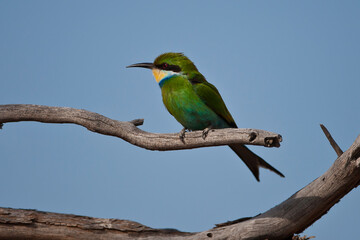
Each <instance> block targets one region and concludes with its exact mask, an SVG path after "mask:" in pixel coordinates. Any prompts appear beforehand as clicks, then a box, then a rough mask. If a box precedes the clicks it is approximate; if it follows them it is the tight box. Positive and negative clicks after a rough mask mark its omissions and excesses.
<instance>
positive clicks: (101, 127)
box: [0, 104, 282, 151]
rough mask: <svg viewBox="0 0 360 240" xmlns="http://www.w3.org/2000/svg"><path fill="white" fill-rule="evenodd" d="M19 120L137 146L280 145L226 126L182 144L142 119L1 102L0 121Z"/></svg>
mask: <svg viewBox="0 0 360 240" xmlns="http://www.w3.org/2000/svg"><path fill="white" fill-rule="evenodd" d="M20 121H37V122H43V123H73V124H77V125H81V126H83V127H85V128H87V129H88V130H90V131H93V132H96V133H100V134H104V135H110V136H114V137H119V138H122V139H123V140H125V141H127V142H129V143H131V144H134V145H136V146H138V147H142V148H146V149H149V150H159V151H167V150H178V149H191V148H199V147H211V146H220V145H228V144H232V143H242V144H249V145H260V146H266V147H279V146H280V142H281V141H282V138H281V135H279V134H277V133H271V132H268V131H264V130H257V129H240V128H227V129H218V130H212V132H211V133H209V134H208V136H207V138H206V139H205V140H204V139H203V138H202V137H201V136H202V131H194V132H187V133H186V135H185V143H184V142H182V141H181V140H180V138H179V135H178V134H177V133H176V134H159V133H150V132H146V131H143V130H141V129H139V128H137V127H136V126H138V125H141V124H142V123H143V120H142V119H136V120H133V121H130V122H121V121H117V120H113V119H110V118H107V117H104V116H102V115H100V114H97V113H94V112H89V111H86V110H81V109H74V108H67V107H48V106H40V105H28V104H10V105H0V124H1V123H8V122H20Z"/></svg>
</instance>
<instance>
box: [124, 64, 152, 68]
mask: <svg viewBox="0 0 360 240" xmlns="http://www.w3.org/2000/svg"><path fill="white" fill-rule="evenodd" d="M132 67H141V68H149V69H153V68H154V64H153V63H135V64H132V65H129V66H127V67H126V68H132Z"/></svg>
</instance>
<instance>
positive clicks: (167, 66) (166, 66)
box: [156, 63, 181, 72]
mask: <svg viewBox="0 0 360 240" xmlns="http://www.w3.org/2000/svg"><path fill="white" fill-rule="evenodd" d="M156 67H157V68H159V69H162V70H168V71H173V72H181V68H180V67H179V66H177V65H170V64H167V63H163V64H159V65H156Z"/></svg>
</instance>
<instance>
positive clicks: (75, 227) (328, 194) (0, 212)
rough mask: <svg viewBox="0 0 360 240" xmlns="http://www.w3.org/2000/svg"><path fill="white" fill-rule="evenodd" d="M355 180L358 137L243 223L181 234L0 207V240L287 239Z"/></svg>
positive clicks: (359, 164)
mask: <svg viewBox="0 0 360 240" xmlns="http://www.w3.org/2000/svg"><path fill="white" fill-rule="evenodd" d="M359 181H360V136H358V137H357V139H356V140H355V142H354V143H353V145H352V146H351V147H350V148H349V149H348V150H347V151H346V152H345V153H344V154H342V155H341V156H340V157H338V159H336V161H335V162H334V164H333V165H332V166H331V167H330V169H329V170H328V171H326V172H325V173H324V174H323V175H322V176H320V177H319V178H317V179H315V180H314V181H313V182H311V183H310V184H309V185H307V186H306V187H304V188H303V189H301V190H299V191H298V192H296V193H295V194H294V195H292V196H291V197H290V198H288V199H287V200H285V201H284V202H282V203H281V204H279V205H277V206H275V207H274V208H272V209H270V210H268V211H267V212H265V213H263V214H260V215H258V216H256V217H253V218H250V219H248V220H245V221H240V222H239V221H234V222H233V223H234V224H230V225H223V226H222V227H217V228H214V229H210V230H207V231H204V232H200V233H184V232H179V231H177V230H171V229H168V230H162V229H152V228H149V227H146V226H143V225H141V224H139V223H136V222H131V221H124V220H115V219H99V218H89V217H81V216H75V215H68V214H55V213H44V212H38V211H34V210H16V209H9V208H2V209H0V239H66V240H69V239H80V240H81V239H110V240H112V239H121V240H122V239H124V240H128V239H147V240H155V239H160V240H161V239H172V240H174V239H175V240H180V239H181V240H182V239H189V240H195V239H196V240H205V239H242V240H260V239H261V240H263V239H269V240H271V239H276V240H281V239H291V237H292V236H293V234H295V233H300V232H302V231H303V230H304V229H306V228H307V227H308V226H310V225H311V224H313V223H314V222H315V221H316V220H318V219H319V218H320V217H321V216H323V215H324V214H326V213H327V211H329V209H330V208H331V207H332V206H334V205H335V204H336V203H338V202H339V201H340V199H341V198H342V197H343V196H345V195H346V194H347V193H348V192H350V191H351V190H352V189H353V188H354V187H356V186H357V184H358V182H359Z"/></svg>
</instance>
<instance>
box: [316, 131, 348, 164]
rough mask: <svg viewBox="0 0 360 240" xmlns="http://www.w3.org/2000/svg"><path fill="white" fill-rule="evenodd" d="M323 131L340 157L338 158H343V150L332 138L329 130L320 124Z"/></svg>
mask: <svg viewBox="0 0 360 240" xmlns="http://www.w3.org/2000/svg"><path fill="white" fill-rule="evenodd" d="M320 127H321V129H322V130H323V132H324V134H325V136H326V138H327V139H328V141H329V143H330V145H331V146H332V147H333V149H334V150H335V152H336V154H337V155H338V157H340V156H341V154H343V153H344V152H343V150H341V148H340V147H339V145H338V144H337V143H336V142H335V140H334V138H333V137H332V136H331V134H330V132H329V131H328V130H327V128H326V127H325V126H324V125H323V124H320Z"/></svg>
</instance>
